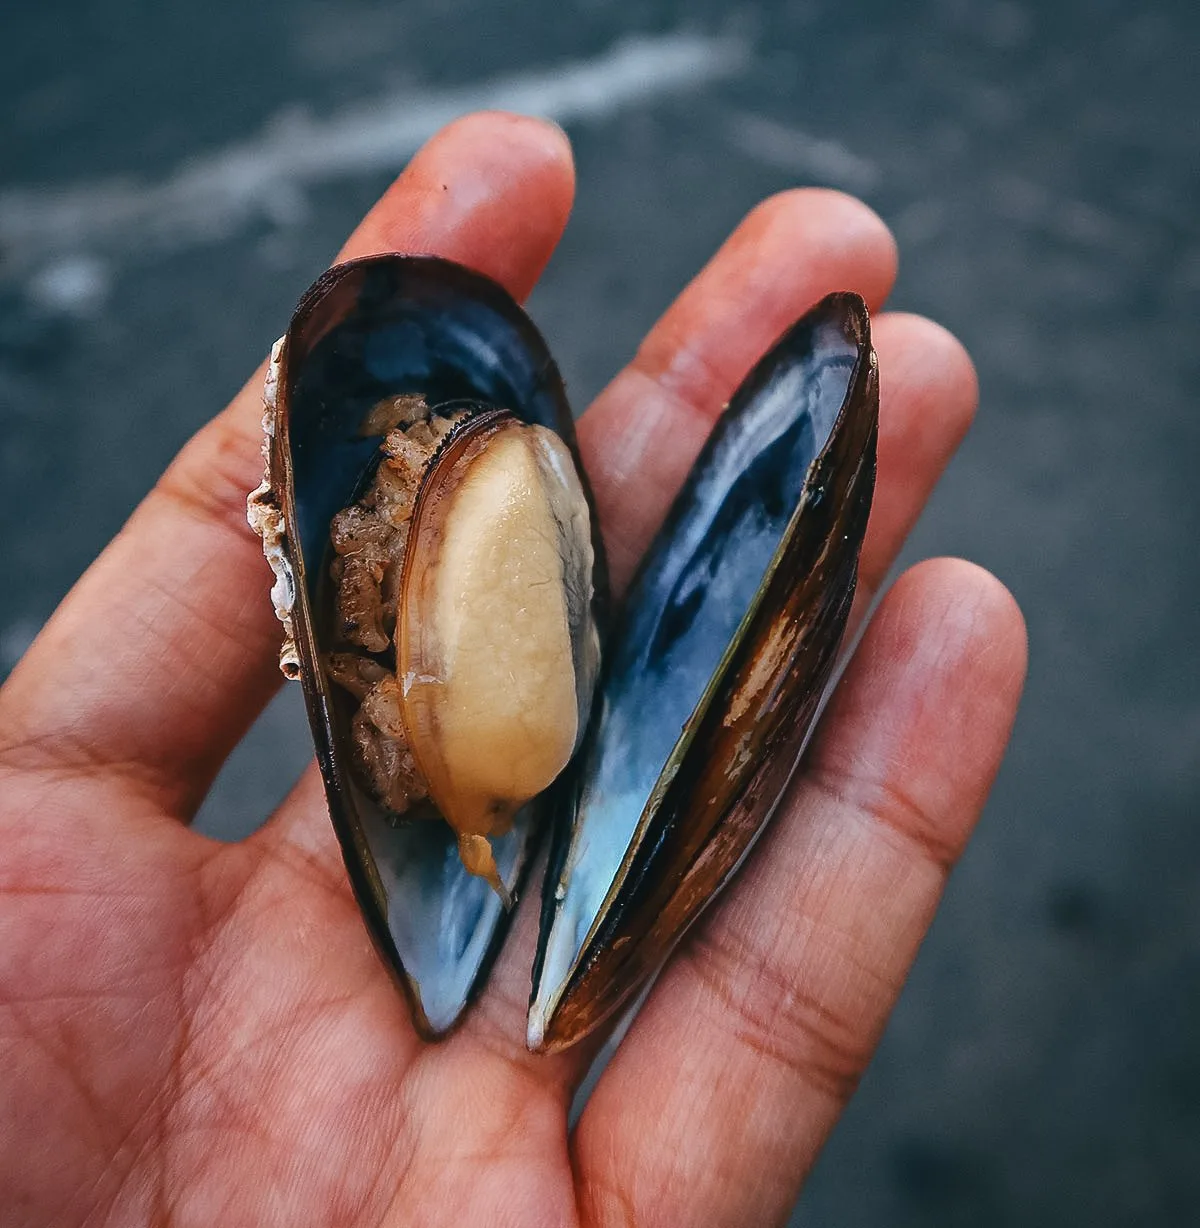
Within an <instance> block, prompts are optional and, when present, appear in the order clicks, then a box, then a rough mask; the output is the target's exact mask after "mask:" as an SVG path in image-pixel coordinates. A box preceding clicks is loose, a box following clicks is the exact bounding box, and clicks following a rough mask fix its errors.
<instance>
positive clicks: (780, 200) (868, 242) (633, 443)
mask: <svg viewBox="0 0 1200 1228" xmlns="http://www.w3.org/2000/svg"><path fill="white" fill-rule="evenodd" d="M895 275H896V245H895V241H894V240H893V239H892V236H891V234H890V233H889V232H888V229H887V227H886V226H885V225H884V224H883V222H882V221H880V220H879V218H878V217H877V216H876V215H875V214H874V213H873V212H872V211H871V210H870V209H868V208H867V206H866V205H864V204H862V203H861V202H859V201H857V200H854V199H853V198H851V197H848V196H843V195H842V194H841V193H839V192H830V191H825V190H818V189H813V188H806V189H799V190H796V191H791V192H784V193H781V194H780V195H778V196H773V197H771V198H770V199H768V200H766V201H764V202H763V203H762V204H761V205H759V206H758V207H757V208H756V209H755V210H753V212H751V213H750V214H749V215H748V216H747V217H746V219H745V220H744V221H743V222H742V224H741V225H740V226H739V227H738V228H737V230H735V231H734V233H733V234H732V235H731V236H730V238H729V239H728V240H727V241H726V243H725V244H724V245H723V246H722V247H721V249H720V251H718V252H717V254H716V255H715V256H714V257H713V259H712V260H711V261H710V262H709V264H708V265H707V266H706V267H705V268H704V269H703V270H702V271H701V272H700V273H699V274H698V275H697V277H696V278H695V280H694V281H692V282H691V284H690V285H689V286H687V288H686V289H685V290H684V291H683V293H682V294H680V296H679V298H678V299H676V301H675V303H674V304H673V305H672V306H671V308H670V309H669V310H668V311H667V313H666V314H665V315H664V316H663V317H662V318H661V319H660V320H659V321H658V323H657V324H656V325H655V326H654V328H653V329H652V330H651V331H650V333H649V335H648V336H647V338H646V340H645V341H644V342H643V343H642V346H641V348H640V349H639V350H638V352H637V355H636V356H635V357H634V359H633V361H632V362H631V363H630V364H629V366H628V367H626V368H625V369H624V370H623V371H622V372H621V373H620V374H619V375H618V376H617V377H616V378H615V379H614V380H613V382H612V383H611V384H609V386H608V387H607V388H605V389H604V391H603V392H602V393H601V394H600V396H599V397H598V398H597V399H596V401H595V403H594V404H593V405H592V406H591V408H590V409H589V410H588V411H587V413H586V414H585V415H584V416H583V418H582V419H581V421H580V425H579V446H580V449H581V450H582V453H583V460H584V465H585V467H586V468H587V471H588V475H589V476H590V478H591V481H592V487H593V490H594V491H595V495H596V504H597V510H598V512H599V515H600V522H601V525H602V527H603V529H604V538H605V544H606V546H607V547H608V561H609V567H610V570H611V572H612V580H613V585H614V588H615V589H616V590H617V591H618V592H619V591H621V590H622V589H623V588H624V586H625V584H626V583H627V582H628V580H629V578H630V576H631V575H632V573H633V570H634V568H635V567H636V566H637V563H638V561H639V560H640V559H641V557H642V554H643V553H644V552H645V549H646V547H647V545H649V542H650V539H651V537H652V536H653V535H654V533H655V531H656V530H657V528H658V526H659V525H660V524H661V523H662V520H663V517H664V516H665V515H666V512H667V509H668V507H669V506H670V504H671V501H672V499H674V497H675V494H676V492H677V491H678V489H679V487H680V485H681V484H682V482H683V479H684V477H685V475H686V474H687V471H688V469H689V468H691V465H692V462H693V461H694V460H695V458H696V455H697V453H698V452H699V451H700V448H701V446H702V445H703V443H704V440H705V439H706V438H707V437H708V433H709V430H710V429H711V427H712V424H713V422H714V420H715V419H716V417H717V415H718V414H719V413H720V411H721V409H722V407H723V406H724V405H725V403H726V401H728V399H729V397H730V395H731V394H732V393H733V391H734V389H735V388H736V387H737V385H738V383H739V382H740V381H741V379H742V378H743V376H745V374H746V373H747V372H748V371H749V370H750V368H751V366H753V364H754V363H755V361H756V360H757V359H758V358H759V357H761V355H762V354H763V353H764V352H765V351H766V350H767V349H768V347H769V346H770V345H771V344H772V342H774V341H775V339H776V338H777V337H778V336H779V334H780V333H781V332H783V330H784V329H785V328H786V327H787V326H788V325H790V324H792V323H793V322H794V321H795V320H796V319H797V318H798V317H799V316H800V315H802V314H803V313H804V312H805V311H806V310H807V309H808V308H809V307H811V306H812V305H813V304H814V303H816V302H817V301H818V300H819V299H821V298H823V297H824V296H825V295H826V294H828V293H829V292H831V291H833V290H856V291H858V293H860V294H861V295H862V296H863V297H864V298H865V299H866V300H867V303H868V304H869V305H871V306H872V307H875V306H878V305H879V304H880V303H881V302H882V301H883V299H884V298H885V297H886V296H887V293H888V291H889V290H890V289H891V286H892V282H893V280H894V279H895Z"/></svg>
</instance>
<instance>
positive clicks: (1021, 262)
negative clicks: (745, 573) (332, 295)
mask: <svg viewBox="0 0 1200 1228" xmlns="http://www.w3.org/2000/svg"><path fill="white" fill-rule="evenodd" d="M3 26H4V39H3V43H2V46H0V104H2V112H0V113H2V114H3V116H4V120H3V122H2V123H0V561H2V564H3V570H4V574H6V575H7V576H8V577H9V579H8V580H7V581H6V582H5V583H4V584H3V585H0V677H2V676H3V674H4V673H6V672H7V671H8V670H9V669H10V668H11V667H12V665H13V663H14V662H15V661H16V660H17V658H18V657H19V656H20V654H21V653H22V652H23V651H24V649H25V647H26V646H27V645H28V643H29V641H30V640H31V639H32V637H33V636H34V634H35V632H36V631H37V629H38V627H39V625H40V624H41V623H42V621H43V620H44V619H45V618H46V617H47V615H48V614H49V613H50V611H51V610H52V609H53V607H54V605H55V604H56V603H57V602H58V600H59V599H60V598H61V597H62V595H63V593H64V592H65V591H66V589H67V588H68V586H69V585H70V584H71V582H72V581H73V580H74V579H75V577H76V576H77V575H78V573H79V572H80V571H81V570H82V569H83V568H84V567H86V566H87V564H88V563H89V562H90V560H91V559H92V558H93V557H94V555H95V554H96V553H97V551H98V550H99V549H100V548H101V547H102V545H103V544H104V543H105V541H106V540H107V539H108V538H109V537H110V536H111V535H112V534H113V533H114V532H115V531H116V530H117V529H118V528H119V527H120V525H121V522H122V521H123V519H124V518H125V516H126V515H127V514H128V513H129V511H130V510H131V508H132V507H133V506H134V504H135V502H136V501H137V500H138V498H139V497H140V496H141V495H142V493H143V492H144V491H145V490H146V488H147V487H148V485H149V484H150V483H151V482H152V481H153V479H154V478H155V476H156V475H157V474H158V473H159V471H160V470H161V469H162V467H163V466H164V465H165V463H166V462H167V460H168V459H169V458H170V456H171V455H172V453H173V452H174V451H175V450H176V449H177V448H178V447H179V445H180V444H181V443H182V442H183V441H184V440H185V439H186V437H187V436H188V435H189V434H190V433H191V432H192V431H193V430H195V429H196V428H197V427H198V426H200V425H201V424H202V423H203V422H204V421H205V420H206V419H207V418H208V417H209V416H210V415H212V414H213V413H214V412H215V411H216V410H217V409H219V408H220V407H221V406H222V405H223V404H224V402H225V401H226V399H227V398H228V397H229V396H230V394H231V393H232V392H234V391H235V389H236V388H237V387H238V386H239V385H240V384H241V382H242V380H243V379H244V378H245V377H246V375H247V374H248V373H249V372H250V371H251V370H252V369H253V368H254V366H255V364H256V363H257V362H258V361H259V360H260V358H261V356H262V355H263V354H264V352H265V351H266V349H267V347H268V345H269V344H270V342H271V340H272V339H273V338H274V337H275V336H276V335H277V334H278V333H279V332H280V331H281V330H282V328H283V325H284V323H285V321H286V318H287V316H288V313H289V311H290V309H291V307H292V305H293V304H294V301H295V299H296V298H297V296H298V295H299V293H300V291H301V290H302V289H303V288H304V287H305V286H306V285H307V284H308V283H309V281H311V280H312V279H313V277H314V276H315V275H316V274H317V273H318V272H319V271H320V269H321V268H322V267H323V265H324V263H325V262H326V261H327V260H328V259H329V258H330V257H331V256H332V255H333V253H334V252H335V250H336V249H337V247H338V246H339V244H340V242H341V240H342V239H343V238H344V236H345V235H346V234H347V232H348V231H349V229H350V228H351V227H352V226H353V225H354V223H355V222H356V221H357V220H358V218H359V217H360V215H361V214H362V213H363V212H364V211H365V210H366V209H367V208H368V206H369V205H370V204H371V203H372V202H373V201H374V199H375V198H376V196H377V195H378V194H379V193H380V191H381V190H382V189H383V188H384V187H385V185H386V184H387V183H388V182H389V181H390V179H391V178H392V177H393V175H394V174H395V173H396V172H397V171H398V170H399V169H400V168H401V166H402V165H403V164H404V162H405V160H406V159H407V157H408V156H409V155H410V154H411V153H412V151H413V150H414V148H415V147H416V146H417V145H418V144H419V143H420V141H421V140H422V139H423V138H424V137H426V136H427V135H428V134H429V133H430V132H432V131H433V130H434V129H435V128H436V127H438V126H439V125H440V124H441V123H443V122H444V121H446V120H447V119H450V118H452V117H453V116H454V115H456V114H458V113H460V112H463V111H467V110H471V109H474V108H477V107H481V106H487V107H507V108H513V109H518V110H525V111H533V112H538V113H542V114H547V115H551V116H553V117H554V118H556V119H558V120H559V122H561V123H563V124H564V125H565V126H566V128H567V129H568V131H569V132H570V134H571V136H572V138H573V140H574V142H575V149H576V155H577V159H578V164H579V195H578V204H577V207H576V211H575V215H574V219H573V221H572V224H571V227H570V229H569V231H568V233H567V237H566V240H565V241H564V243H563V245H562V247H561V249H560V251H559V254H558V255H557V256H556V258H555V260H554V262H553V264H552V265H551V267H550V270H549V272H548V273H547V275H546V278H545V280H544V281H543V283H542V285H541V286H540V287H539V289H538V290H537V292H536V293H535V294H534V296H533V299H532V303H531V311H532V314H533V315H534V317H535V319H537V320H538V321H539V322H540V324H541V325H542V327H543V329H544V331H545V332H546V334H547V336H548V338H549V341H550V344H551V347H552V349H553V350H554V352H555V354H556V355H557V357H558V360H559V363H560V365H561V366H562V368H563V370H564V373H565V375H566V377H567V381H568V385H569V387H570V389H571V392H572V398H573V401H574V403H575V405H576V406H577V407H583V406H584V405H586V404H587V402H588V400H589V398H590V397H591V396H592V395H593V394H594V393H595V392H596V391H598V390H599V388H600V387H601V386H602V385H603V384H604V383H605V382H606V380H607V379H608V378H609V376H610V375H611V374H612V373H613V372H614V371H615V370H616V369H617V367H618V366H619V365H620V364H621V363H622V362H624V361H625V360H626V359H627V358H628V357H629V356H630V355H631V354H632V352H633V350H634V347H635V345H636V344H637V341H638V339H639V337H640V336H641V334H642V333H643V331H644V330H645V329H646V328H647V326H648V325H649V324H650V323H651V322H652V321H653V320H654V318H655V317H656V316H657V314H658V313H659V312H660V311H661V310H662V309H663V308H664V307H665V306H666V305H667V303H668V302H669V301H670V300H671V298H672V297H673V295H674V294H675V293H676V292H677V290H678V289H679V288H680V287H681V286H682V285H683V284H684V282H685V281H686V280H687V279H688V278H689V277H690V276H691V274H692V273H693V272H694V271H695V270H696V269H697V268H698V267H699V265H700V264H701V263H702V262H703V261H704V260H705V259H706V258H707V257H708V255H709V254H710V253H711V252H712V250H713V249H714V248H715V247H716V246H717V244H718V243H719V242H720V241H721V239H722V238H723V237H724V236H725V234H726V233H727V232H728V231H729V229H730V228H731V227H732V226H733V225H734V224H735V223H736V222H737V221H738V219H739V218H740V217H741V216H742V214H743V213H745V212H746V210H747V209H749V208H750V207H751V206H752V205H753V204H754V203H755V202H756V201H757V200H759V199H760V198H761V197H763V196H765V195H767V194H768V193H770V192H773V191H775V190H777V189H780V188H783V187H786V186H790V185H793V184H799V183H809V184H827V185H832V186H836V187H839V188H844V189H847V190H849V191H852V192H855V193H858V194H860V195H862V196H863V197H864V198H865V199H866V200H868V201H869V202H870V203H871V204H872V205H873V206H874V207H875V208H876V209H877V210H879V211H880V213H882V215H883V216H884V218H885V219H886V220H887V221H888V222H889V223H890V224H891V226H892V227H893V228H894V230H895V232H896V234H897V236H898V237H899V240H900V244H901V249H902V253H903V256H902V269H901V276H900V282H899V286H898V289H897V292H896V295H895V298H894V305H896V306H902V307H904V308H908V309H912V310H916V311H922V312H925V313H928V314H930V315H932V316H934V317H936V318H937V319H939V320H941V321H943V322H944V323H946V324H948V325H949V326H950V327H951V328H952V329H954V330H955V331H956V332H957V333H958V334H959V336H960V337H962V338H963V340H964V341H965V342H966V343H967V345H968V347H969V348H970V350H971V351H972V353H973V354H974V356H975V359H976V361H977V363H978V365H979V370H980V376H981V380H982V390H983V393H982V406H981V410H980V416H979V420H978V424H977V425H976V427H975V429H974V431H973V433H972V434H971V436H970V438H969V439H968V441H967V443H966V446H965V447H964V448H963V450H962V453H961V455H960V456H959V458H958V459H957V460H956V461H955V463H954V465H953V466H952V468H951V470H950V472H949V474H948V475H947V477H946V479H945V481H944V482H943V484H942V486H941V488H940V489H939V491H938V493H937V494H936V496H935V497H934V499H933V502H932V503H931V505H930V507H929V511H928V513H927V514H926V516H925V517H924V519H923V521H922V522H921V525H920V527H919V529H918V531H917V532H916V534H915V536H914V537H913V539H912V541H911V543H910V546H909V548H908V551H907V556H906V558H907V561H912V560H915V559H917V558H919V557H922V556H925V555H929V554H934V553H937V554H941V553H953V554H961V555H965V556H967V557H969V558H972V559H975V560H977V561H979V562H981V563H983V564H985V565H986V566H987V567H989V568H991V569H992V570H994V571H995V572H996V573H997V574H998V575H999V576H1000V577H1001V578H1002V579H1003V580H1004V581H1005V582H1006V583H1007V584H1008V585H1009V586H1010V587H1011V588H1012V589H1013V590H1014V592H1015V593H1016V595H1017V597H1018V598H1019V599H1020V601H1021V603H1022V605H1023V606H1024V608H1025V611H1026V614H1027V616H1028V619H1029V627H1030V634H1031V647H1032V659H1031V674H1030V682H1029V689H1028V694H1027V698H1026V700H1025V704H1024V707H1023V709H1022V712H1021V716H1020V719H1019V722H1018V725H1017V729H1016V735H1015V739H1014V742H1013V746H1012V750H1011V753H1010V755H1009V757H1008V759H1007V762H1006V764H1005V766H1004V769H1003V771H1002V773H1001V777H1000V780H999V783H998V785H997V788H996V791H995V794H994V796H993V799H992V802H991V804H990V806H989V808H988V812H987V814H986V816H985V819H984V822H983V824H982V827H981V829H980V832H979V836H978V838H977V840H976V841H975V843H974V845H973V846H972V848H971V850H970V852H969V853H968V855H967V858H966V860H965V862H964V864H963V866H962V868H961V869H960V870H959V871H958V873H957V874H956V875H955V877H954V879H953V881H952V883H951V886H950V890H949V894H948V897H947V900H946V903H945V907H944V908H943V910H942V912H941V914H940V915H939V917H938V920H937V922H936V924H935V926H934V930H933V934H932V937H931V938H930V940H929V942H928V944H927V945H926V947H925V949H924V951H923V953H922V955H921V958H920V960H919V962H918V965H917V968H916V972H915V974H914V976H913V978H912V980H911V982H910V984H909V987H908V989H907V991H906V993H905V995H904V998H903V1001H902V1002H901V1004H900V1007H899V1009H898V1011H897V1013H896V1016H895V1019H894V1021H893V1023H892V1025H891V1027H890V1029H889V1031H888V1034H887V1037H886V1039H885V1041H884V1044H883V1047H882V1049H881V1051H880V1053H879V1056H878V1058H877V1060H876V1062H875V1064H874V1065H873V1067H872V1068H871V1070H870V1071H869V1073H868V1075H867V1077H866V1079H865V1081H864V1083H863V1087H862V1091H861V1094H860V1095H859V1096H858V1098H857V1099H856V1100H855V1102H854V1104H853V1106H852V1108H851V1110H850V1112H849V1113H848V1115H847V1117H846V1120H845V1122H844V1123H843V1125H842V1126H841V1128H840V1129H839V1131H838V1132H837V1133H836V1135H835V1136H834V1139H833V1141H832V1143H831V1144H830V1146H829V1148H828V1149H827V1151H826V1153H825V1155H824V1157H823V1158H822V1160H821V1162H820V1164H819V1165H818V1168H817V1170H816V1172H815V1174H814V1176H813V1178H812V1180H811V1182H810V1183H809V1186H808V1188H807V1190H806V1192H805V1195H804V1198H803V1200H802V1202H801V1204H800V1207H799V1208H798V1209H797V1213H796V1220H795V1222H796V1223H798V1224H802V1223H824V1224H838V1225H864V1226H865V1225H879V1224H889V1225H898V1226H906V1225H918V1224H919V1225H923V1226H937V1228H942V1226H946V1228H949V1226H950V1225H959V1224H964V1225H965V1224H971V1225H973V1226H975V1228H985V1226H990V1225H1000V1224H1014V1223H1019V1224H1023V1225H1042V1224H1047V1225H1049V1224H1055V1225H1059V1224H1064V1223H1088V1224H1091V1225H1093V1226H1096V1228H1098V1226H1102V1225H1103V1226H1108V1225H1114V1226H1115V1225H1127V1224H1139V1225H1179V1224H1182V1223H1185V1222H1187V1223H1191V1222H1196V1220H1195V1216H1196V1215H1197V1214H1198V1213H1197V1211H1196V1208H1197V1207H1198V1206H1200V1162H1198V1161H1200V813H1198V805H1197V803H1198V799H1200V788H1198V787H1197V786H1198V785H1200V631H1198V627H1197V622H1198V612H1200V570H1198V569H1197V568H1196V566H1195V563H1194V559H1195V554H1196V543H1197V541H1200V497H1198V495H1197V485H1198V483H1197V476H1196V470H1197V467H1198V465H1200V414H1198V413H1197V411H1196V408H1195V395H1194V394H1195V389H1196V387H1197V384H1198V380H1200V361H1198V354H1200V348H1198V346H1197V344H1196V339H1195V335H1196V330H1197V320H1198V318H1200V227H1198V226H1197V220H1196V206H1197V202H1198V201H1200V92H1198V91H1197V89H1196V63H1197V49H1198V47H1200V41H1198V38H1197V36H1198V35H1200V7H1198V6H1196V5H1194V4H1190V3H1186V2H1183V0H1181V2H1179V3H1174V4H1171V3H1166V2H1163V0H1160V2H1158V3H1153V2H1150V3H1141V4H1135V3H1124V4H1121V3H1113V2H1110V0H1056V2H1055V3H1054V4H1052V5H1034V4H1033V3H1032V2H1027V3H1023V4H1019V3H1004V2H1001V3H996V2H989V0H979V2H977V3H970V2H968V0H925V2H923V3H916V4H913V5H893V4H889V3H883V2H882V0H879V2H875V3H861V4H856V5H845V4H834V3H832V2H828V0H759V2H755V0H748V2H744V3H737V4H732V5H730V4H715V3H706V2H703V0H689V2H688V3H686V4H684V3H675V4H672V3H667V2H665V0H663V2H654V0H625V2H622V3H617V2H616V0H578V2H575V3H571V2H566V0H552V2H551V0H527V2H526V3H525V4H523V5H521V6H520V7H519V9H517V10H515V11H507V12H504V11H501V6H496V5H494V4H492V3H489V0H437V2H436V3H435V2H434V0H411V2H410V3H407V4H397V3H394V2H393V3H382V2H381V3H375V2H372V0H349V2H346V0H338V2H336V3H335V2H334V0H295V2H293V3H284V2H282V0H269V2H265V3H261V4H256V5H245V4H241V3H236V2H235V0H210V2H209V3H207V4H204V5H163V4H149V3H144V2H143V3H137V2H135V0H126V3H123V4H121V3H107V4H101V3H98V2H92V3H85V2H83V0H79V2H75V3H71V2H69V0H60V2H59V3H57V4H53V5H22V6H19V8H18V7H17V6H13V7H12V8H11V9H10V10H9V11H8V12H7V13H6V15H5V17H4V21H3ZM264 585H265V576H264ZM264 598H265V588H264ZM307 755H308V750H307V737H306V733H305V729H304V725H303V718H302V715H301V711H300V705H299V696H298V693H297V692H296V691H289V692H286V693H284V694H283V695H282V696H281V698H280V699H279V700H278V701H277V702H276V703H275V704H274V705H273V706H272V707H271V708H270V709H269V711H268V712H267V714H266V715H265V716H264V717H263V719H262V721H261V722H260V723H259V725H258V727H257V728H256V730H255V731H254V733H253V735H252V736H251V738H250V739H249V741H248V743H247V744H246V745H244V746H243V747H242V748H241V749H240V750H239V752H238V753H237V755H236V756H235V757H234V759H233V761H232V762H231V763H230V764H229V766H228V768H227V770H226V772H225V773H224V775H223V776H222V778H221V780H220V781H219V783H218V786H217V788H216V791H215V794H214V796H213V797H212V798H211V799H210V803H209V805H208V806H207V807H206V810H205V812H204V814H203V816H202V819H201V822H202V824H204V826H205V827H206V829H207V830H209V831H211V832H214V833H217V834H220V835H223V836H228V837H232V836H234V835H236V834H238V833H239V832H243V831H246V830H248V829H249V828H250V827H252V826H253V825H254V824H255V823H256V822H257V821H259V819H260V818H261V816H263V815H264V814H265V812H266V811H267V810H268V809H269V808H270V807H271V806H272V805H273V804H274V803H275V802H276V801H277V800H278V798H279V797H280V796H282V794H283V793H284V791H285V790H286V789H287V787H288V785H289V783H290V782H291V780H292V779H293V777H294V776H295V775H296V774H297V773H298V772H299V770H300V768H301V767H302V765H303V763H304V762H305V761H306V759H307Z"/></svg>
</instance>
